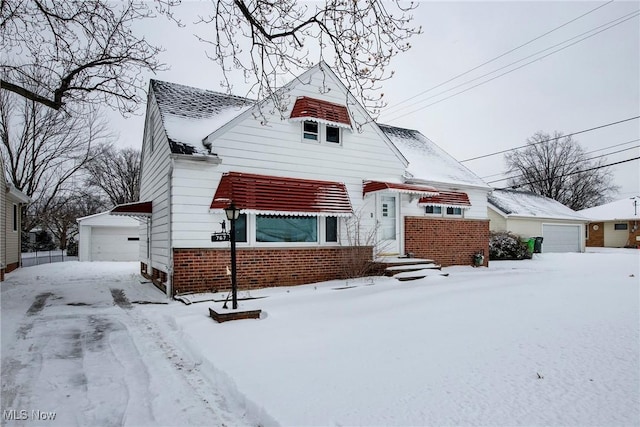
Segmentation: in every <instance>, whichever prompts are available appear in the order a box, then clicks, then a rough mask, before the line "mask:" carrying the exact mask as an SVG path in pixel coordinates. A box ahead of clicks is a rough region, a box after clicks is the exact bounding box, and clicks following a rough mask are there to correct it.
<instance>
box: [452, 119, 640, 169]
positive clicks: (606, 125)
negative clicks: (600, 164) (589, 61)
mask: <svg viewBox="0 0 640 427" xmlns="http://www.w3.org/2000/svg"><path fill="white" fill-rule="evenodd" d="M638 118H640V116H635V117H629V118H628V119H624V120H619V121H617V122H611V123H607V124H604V125H600V126H596V127H593V128H590V129H585V130H581V131H578V132H573V133H569V134H566V135H560V136H557V137H555V138H550V139H546V140H543V141H538V142H534V143H533V144H525V145H520V146H518V147H515V148H509V149H507V150H501V151H496V152H494V153H489V154H484V155H482V156H478V157H472V158H470V159H465V160H460V163H464V162H470V161H472V160H478V159H484V158H485V157H491V156H496V155H498V154H503V153H508V152H509V151H515V150H519V149H521V148H525V147H531V146H534V145H538V144H544V143H547V142H549V141H553V140H558V139H560V138H565V137H567V136H573V135H580V134H581V133H586V132H591V131H594V130H598V129H602V128H606V127H609V126H614V125H618V124H620V123H624V122H628V121H631V120H635V119H638Z"/></svg>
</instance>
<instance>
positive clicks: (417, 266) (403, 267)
mask: <svg viewBox="0 0 640 427" xmlns="http://www.w3.org/2000/svg"><path fill="white" fill-rule="evenodd" d="M440 268H442V266H440V265H438V264H434V263H432V262H428V263H421V264H410V265H394V266H392V267H387V268H385V271H389V272H396V273H399V272H401V271H412V270H424V269H434V270H440Z"/></svg>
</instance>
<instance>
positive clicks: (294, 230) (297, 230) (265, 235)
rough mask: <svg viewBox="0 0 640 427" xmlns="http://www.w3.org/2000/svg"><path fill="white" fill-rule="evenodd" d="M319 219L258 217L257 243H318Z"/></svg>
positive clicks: (306, 217) (308, 217)
mask: <svg viewBox="0 0 640 427" xmlns="http://www.w3.org/2000/svg"><path fill="white" fill-rule="evenodd" d="M317 241H318V218H316V217H310V216H276V215H257V216H256V242H317Z"/></svg>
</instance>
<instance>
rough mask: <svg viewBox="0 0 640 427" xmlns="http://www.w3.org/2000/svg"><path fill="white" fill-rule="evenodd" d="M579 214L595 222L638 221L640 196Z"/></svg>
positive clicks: (589, 209) (585, 210)
mask: <svg viewBox="0 0 640 427" xmlns="http://www.w3.org/2000/svg"><path fill="white" fill-rule="evenodd" d="M578 212H580V214H582V215H583V216H585V217H587V218H589V219H591V220H594V221H613V220H638V219H640V196H634V197H627V198H625V199H621V200H616V201H615V202H610V203H606V204H604V205H600V206H595V207H593V208H588V209H582V210H581V211H578Z"/></svg>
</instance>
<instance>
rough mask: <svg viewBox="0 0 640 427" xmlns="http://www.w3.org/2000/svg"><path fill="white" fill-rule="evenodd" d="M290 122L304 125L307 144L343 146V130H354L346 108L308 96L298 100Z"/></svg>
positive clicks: (303, 129) (304, 137)
mask: <svg viewBox="0 0 640 427" xmlns="http://www.w3.org/2000/svg"><path fill="white" fill-rule="evenodd" d="M289 120H290V121H292V122H300V123H302V125H301V134H302V140H303V141H305V142H314V141H315V142H319V143H325V144H335V145H341V144H342V140H343V137H342V129H349V130H351V129H352V128H351V118H350V117H349V110H347V107H346V106H344V105H340V104H336V103H333V102H329V101H324V100H321V99H316V98H310V97H308V96H301V97H298V98H297V99H296V102H295V104H294V106H293V110H291V116H290V117H289Z"/></svg>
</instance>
